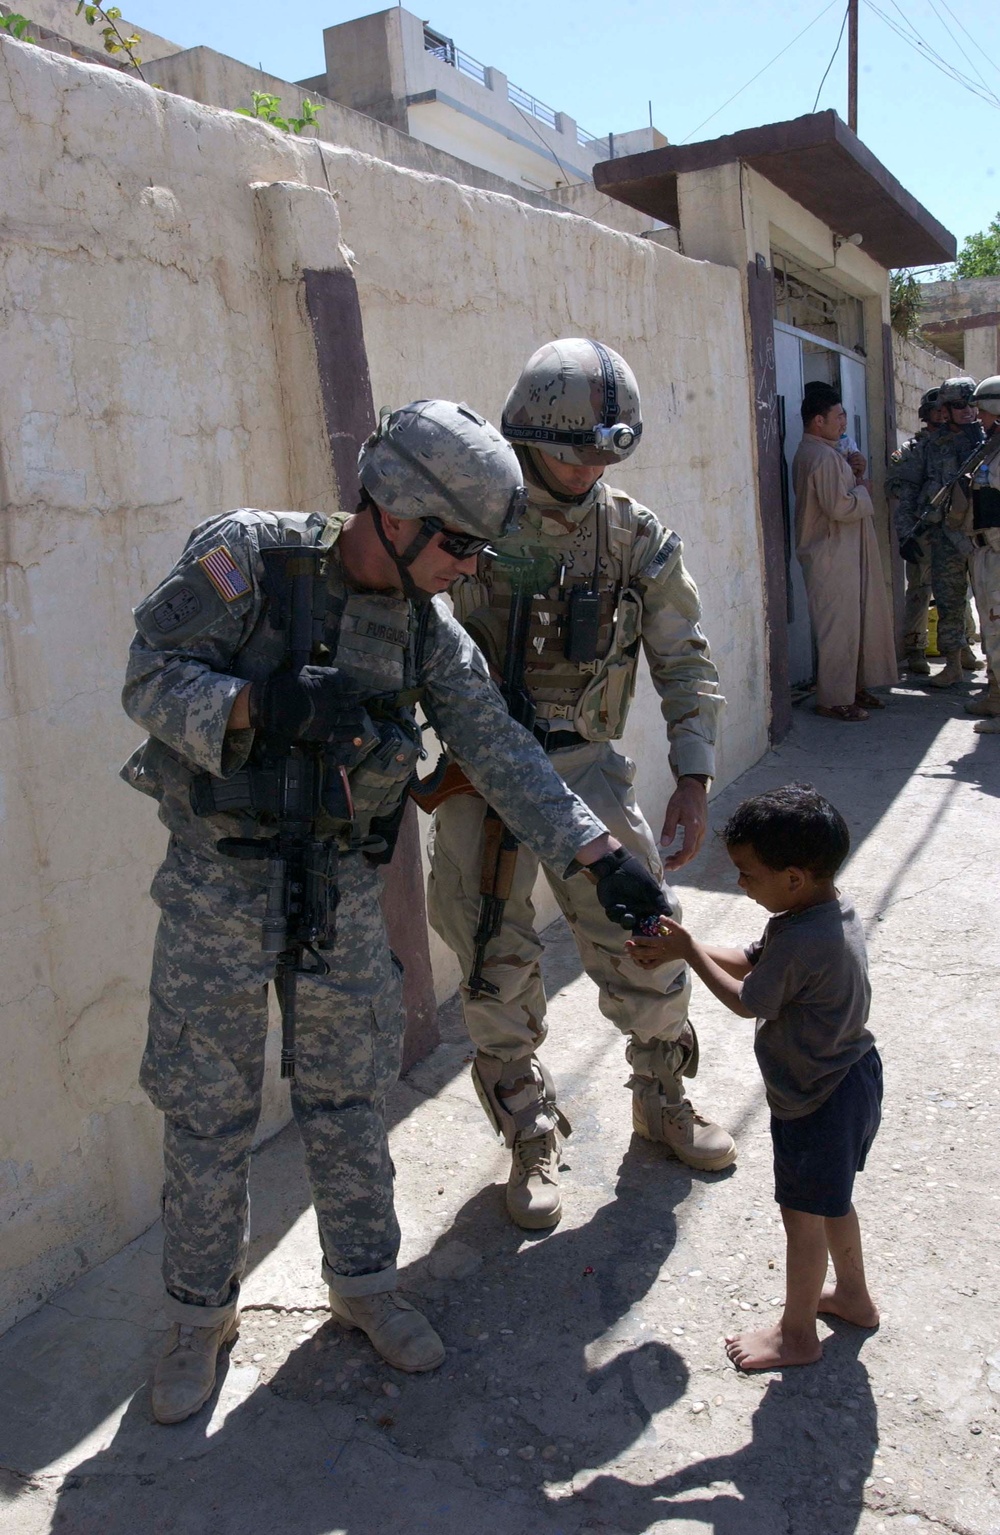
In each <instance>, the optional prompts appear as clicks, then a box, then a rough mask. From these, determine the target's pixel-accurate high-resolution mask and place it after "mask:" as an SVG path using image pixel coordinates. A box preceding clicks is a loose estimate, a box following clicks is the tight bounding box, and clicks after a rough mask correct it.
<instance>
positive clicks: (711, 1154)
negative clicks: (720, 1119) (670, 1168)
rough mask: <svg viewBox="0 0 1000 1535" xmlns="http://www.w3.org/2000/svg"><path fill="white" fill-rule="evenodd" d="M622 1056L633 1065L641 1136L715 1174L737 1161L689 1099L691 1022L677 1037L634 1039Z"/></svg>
mask: <svg viewBox="0 0 1000 1535" xmlns="http://www.w3.org/2000/svg"><path fill="white" fill-rule="evenodd" d="M625 1055H626V1058H627V1060H628V1063H629V1065H630V1066H631V1067H632V1075H631V1077H630V1078H629V1080H628V1082H627V1083H626V1086H627V1087H630V1088H631V1089H632V1128H633V1129H634V1130H635V1132H636V1134H637V1135H641V1136H642V1137H643V1139H644V1140H647V1141H656V1142H658V1143H659V1144H660V1145H663V1146H666V1147H667V1149H668V1151H670V1152H671V1153H672V1154H673V1155H674V1156H675V1157H677V1158H678V1159H679V1160H680V1161H681V1162H686V1163H687V1165H688V1167H695V1168H697V1169H698V1171H699V1172H705V1173H717V1172H720V1171H721V1170H722V1168H724V1167H729V1166H730V1164H731V1163H733V1162H735V1161H736V1142H735V1141H734V1140H733V1138H732V1136H731V1135H728V1134H727V1133H726V1131H725V1130H723V1128H722V1126H721V1125H716V1124H713V1122H712V1121H711V1120H710V1119H705V1118H704V1117H703V1116H702V1115H701V1114H699V1113H698V1112H697V1111H696V1110H695V1108H694V1106H693V1105H692V1104H691V1103H690V1101H689V1100H688V1098H687V1095H686V1094H685V1092H684V1086H683V1083H682V1081H681V1078H682V1077H684V1076H689V1077H693V1076H694V1075H695V1072H696V1071H697V1069H698V1041H697V1038H696V1036H695V1032H694V1029H693V1028H692V1027H691V1024H690V1023H686V1024H685V1025H684V1030H683V1032H682V1034H681V1036H680V1037H679V1038H678V1039H676V1040H666V1039H654V1040H651V1041H650V1042H649V1043H648V1044H642V1043H641V1042H640V1041H639V1040H637V1039H635V1038H633V1039H631V1040H630V1041H629V1043H628V1045H627V1047H626V1050H625Z"/></svg>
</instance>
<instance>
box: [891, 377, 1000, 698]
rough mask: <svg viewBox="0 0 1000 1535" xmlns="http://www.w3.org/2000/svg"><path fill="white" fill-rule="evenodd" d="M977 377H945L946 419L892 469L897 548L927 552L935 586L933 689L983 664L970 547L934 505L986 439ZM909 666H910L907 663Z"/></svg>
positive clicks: (912, 555)
mask: <svg viewBox="0 0 1000 1535" xmlns="http://www.w3.org/2000/svg"><path fill="white" fill-rule="evenodd" d="M975 387H976V386H975V381H974V380H973V379H969V378H950V379H946V380H945V382H944V383H943V384H942V385H941V387H940V389H939V390H938V405H939V406H941V407H942V408H943V409H944V410H945V411H946V412H947V420H946V421H945V422H944V423H943V424H942V425H941V426H938V427H935V428H934V429H933V430H932V431H930V432H929V433H928V435H927V437H926V438H925V439H924V441H923V442H922V443H920V444H919V445H917V446H916V447H915V448H914V450H913V452H912V453H904V454H903V455H901V456H900V460H899V462H898V463H897V464H895V466H894V467H893V468H892V469H891V470H890V473H889V476H888V478H887V481H886V489H887V492H888V494H890V495H894V496H896V497H897V498H898V499H897V503H896V512H895V516H896V532H897V535H898V538H899V552H900V554H901V555H902V556H903V558H904V560H906V561H907V562H908V563H917V562H919V561H920V560H921V559H922V558H923V557H924V555H925V554H929V557H930V567H931V588H932V590H933V593H934V604H935V606H936V608H937V613H938V635H937V642H938V650H939V651H940V652H941V654H942V655H943V656H944V659H945V665H944V668H943V669H942V670H941V671H940V672H939V673H938V675H937V676H936V677H933V678H932V679H931V681H930V683H929V686H931V687H938V688H946V687H952V686H954V685H955V684H956V683H959V682H961V681H962V680H963V665H964V667H965V668H966V669H967V670H972V669H974V668H975V667H977V666H978V665H979V661H978V659H977V658H976V656H975V655H974V653H973V652H972V651H971V650H969V649H968V647H967V645H966V600H967V596H968V590H969V555H970V553H971V550H972V545H971V543H970V541H969V539H968V538H967V537H966V535H965V534H964V533H962V532H961V531H960V529H959V528H957V527H949V526H948V520H947V518H946V515H945V512H944V510H943V509H941V508H934V507H932V506H931V501H932V500H933V498H934V496H935V495H936V494H937V492H938V491H939V490H941V489H942V487H943V486H944V485H946V484H947V483H948V482H949V481H950V480H952V479H954V477H955V475H956V474H957V473H958V470H959V468H960V467H961V465H962V463H963V462H964V460H965V459H966V458H967V457H968V456H969V454H970V453H971V452H972V450H973V449H974V448H976V447H978V445H979V443H980V442H981V441H982V438H983V431H982V427H981V426H979V424H978V422H977V421H976V412H975V409H974V408H973V406H972V403H971V401H972V392H973V390H974V389H975ZM908 669H910V668H909V667H908Z"/></svg>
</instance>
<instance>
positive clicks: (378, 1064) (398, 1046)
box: [372, 954, 406, 1099]
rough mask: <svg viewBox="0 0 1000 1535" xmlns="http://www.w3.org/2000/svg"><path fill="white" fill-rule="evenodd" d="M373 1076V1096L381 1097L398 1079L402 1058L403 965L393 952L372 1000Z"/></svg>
mask: <svg viewBox="0 0 1000 1535" xmlns="http://www.w3.org/2000/svg"><path fill="white" fill-rule="evenodd" d="M372 1021H373V1025H374V1027H373V1028H372V1077H373V1085H374V1096H375V1098H376V1099H382V1098H384V1097H385V1096H386V1094H387V1093H388V1092H389V1090H390V1088H392V1087H394V1086H395V1085H396V1083H397V1082H398V1080H399V1069H400V1065H401V1062H402V1057H403V1030H404V1029H405V1027H406V1014H405V1012H404V1011H403V967H402V965H401V964H400V962H399V960H398V959H397V958H396V956H395V954H393V955H392V969H391V973H390V975H389V976H388V978H387V980H386V983H385V985H384V986H383V988H382V990H381V991H380V992H379V993H378V995H377V996H376V997H375V999H374V1001H373V1003H372Z"/></svg>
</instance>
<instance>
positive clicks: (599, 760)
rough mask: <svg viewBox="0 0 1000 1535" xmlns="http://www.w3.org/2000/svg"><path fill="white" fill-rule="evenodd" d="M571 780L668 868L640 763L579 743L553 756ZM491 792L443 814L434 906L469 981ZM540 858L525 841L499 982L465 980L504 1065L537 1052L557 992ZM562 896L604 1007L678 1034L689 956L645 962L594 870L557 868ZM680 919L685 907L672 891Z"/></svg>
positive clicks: (438, 927) (470, 1004)
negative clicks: (641, 800) (562, 873)
mask: <svg viewBox="0 0 1000 1535" xmlns="http://www.w3.org/2000/svg"><path fill="white" fill-rule="evenodd" d="M551 760H552V765H553V767H554V768H555V769H556V771H557V772H558V773H559V774H560V775H561V777H562V778H563V780H564V782H565V783H567V784H568V785H569V787H570V788H571V789H572V790H573V791H574V793H576V794H578V795H579V796H580V798H581V799H582V800H583V801H584V803H585V804H587V805H589V806H590V808H591V810H593V811H594V813H595V814H596V815H598V816H600V818H601V820H602V821H603V822H604V824H605V826H606V827H607V828H608V830H609V831H610V832H611V834H612V836H614V837H617V838H618V840H619V841H620V842H621V843H622V844H623V845H624V846H625V847H627V848H628V849H629V851H630V852H633V853H635V854H636V855H637V856H638V857H639V858H641V859H642V860H643V862H644V863H646V864H647V865H648V866H649V868H650V870H651V871H652V872H653V873H654V874H655V875H656V877H657V879H662V877H663V870H662V867H661V864H660V857H659V854H658V853H657V850H656V843H655V841H654V839H653V834H652V832H651V831H650V829H649V826H648V825H647V824H646V821H645V819H644V818H643V815H642V813H641V811H640V810H639V808H638V806H637V805H636V801H635V795H634V793H633V790H632V780H633V778H634V777H635V764H634V763H632V762H630V761H629V760H628V758H627V757H623V756H622V755H621V754H620V753H619V752H616V751H615V750H614V749H613V748H612V747H611V746H610V745H607V744H587V745H583V746H574V747H570V748H569V749H568V750H566V751H559V752H555V753H553V755H552V759H551ZM485 810H486V807H485V805H484V803H483V801H482V800H481V799H478V798H475V799H474V798H473V797H472V796H463V795H459V796H456V797H455V798H453V799H450V800H446V801H445V803H444V804H443V805H441V806H440V807H439V809H438V810H437V812H436V813H435V818H434V832H433V842H432V851H431V876H430V881H429V883H428V887H427V912H428V916H429V917H430V921H431V925H432V927H433V928H434V930H435V932H436V933H438V934H439V936H440V937H441V938H443V939H444V941H445V943H446V944H447V945H448V947H449V948H450V949H453V950H454V952H455V953H456V954H457V955H458V958H459V960H460V962H461V965H462V971H463V974H464V975H465V976H466V977H467V976H468V974H469V969H470V965H471V963H472V953H473V934H474V932H475V928H476V922H477V920H478V917H479V879H480V869H481V865H482V850H483V836H482V827H483V816H484V814H485ZM538 867H539V865H538V859H537V858H536V857H535V856H534V854H532V853H531V852H529V851H528V849H527V848H525V847H522V848H521V849H520V850H519V852H518V855H517V869H516V872H515V875H514V884H513V888H512V890H511V896H510V900H509V901H508V902H507V905H506V907H505V909H504V917H503V926H502V928H501V930H500V933H499V934H498V936H497V937H496V938H494V939H493V940H492V941H491V943H490V946H489V950H488V953H487V958H486V964H485V966H484V974H485V976H486V978H487V979H488V980H490V981H491V982H492V983H493V985H494V986H496V987H497V988H498V989H499V995H498V996H496V997H487V996H480V997H478V998H477V999H476V1000H475V1001H473V1000H472V998H471V997H470V996H469V995H468V988H467V987H466V986H463V988H462V1003H463V1008H464V1011H465V1022H466V1025H467V1027H468V1030H469V1033H470V1035H471V1036H472V1039H473V1041H474V1042H475V1044H476V1046H477V1048H478V1049H480V1050H482V1051H483V1052H484V1054H486V1055H492V1056H495V1057H497V1058H498V1059H499V1060H502V1061H512V1060H516V1059H518V1058H519V1057H520V1056H524V1055H528V1054H531V1053H532V1052H533V1051H534V1050H536V1049H537V1048H538V1046H539V1045H540V1044H541V1043H542V1041H543V1040H544V1038H545V1034H546V1027H545V1005H546V1004H545V990H544V987H543V985H542V974H541V968H540V965H539V958H540V955H541V952H542V943H541V940H540V939H539V937H538V934H537V933H536V932H535V927H534V921H535V908H534V906H533V904H532V900H531V892H532V889H533V887H534V884H535V877H536V875H537V873H538ZM545 877H546V879H547V880H548V883H549V886H550V887H551V889H552V893H553V895H554V896H555V898H556V900H557V901H558V903H559V906H560V908H561V909H562V913H563V915H564V917H565V918H566V921H567V922H568V923H569V925H570V928H571V929H572V932H573V937H574V938H575V939H576V945H577V948H578V949H579V951H580V958H581V959H582V960H583V965H584V969H585V970H586V971H587V974H588V975H589V976H590V978H591V980H592V981H594V982H595V983H596V985H597V988H598V995H599V1005H600V1009H601V1012H602V1013H603V1014H604V1016H605V1017H606V1018H609V1019H610V1020H611V1022H612V1023H614V1024H615V1025H616V1026H617V1027H618V1028H619V1029H621V1031H622V1032H623V1033H624V1034H631V1035H634V1036H635V1037H636V1038H637V1039H638V1040H640V1041H642V1042H643V1043H647V1042H649V1041H651V1040H654V1039H667V1040H670V1039H676V1038H677V1036H678V1035H679V1034H680V1032H681V1030H682V1029H683V1027H684V1024H685V1023H686V1021H687V1015H688V1002H689V999H690V995H691V982H690V977H689V974H688V971H687V968H686V966H685V965H684V964H683V963H678V964H672V965H664V966H663V967H662V969H659V970H641V969H640V968H639V966H638V965H635V964H633V962H632V960H631V959H629V957H628V954H627V951H626V949H625V943H626V940H627V939H628V937H629V934H628V933H626V932H625V931H624V930H623V929H622V928H620V927H616V926H614V925H612V923H610V922H609V921H608V919H607V917H606V916H605V915H604V911H603V910H602V908H601V904H600V902H599V901H598V899H597V891H596V889H595V887H594V885H593V884H592V883H591V881H590V880H588V879H586V878H585V877H584V876H583V875H582V874H577V875H574V876H573V877H572V878H571V879H559V878H557V877H556V876H555V875H554V874H552V873H551V872H550V871H549V870H547V869H546V870H545ZM668 895H669V896H670V900H671V905H672V908H673V912H674V915H675V916H677V917H679V915H680V903H679V902H678V900H677V898H676V896H675V895H673V893H672V892H669V891H668Z"/></svg>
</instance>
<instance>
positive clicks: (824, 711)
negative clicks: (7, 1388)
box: [816, 704, 868, 723]
mask: <svg viewBox="0 0 1000 1535" xmlns="http://www.w3.org/2000/svg"><path fill="white" fill-rule="evenodd" d="M816 713H817V714H818V715H819V716H820V718H821V719H824V720H846V721H848V722H850V723H853V722H854V721H855V720H866V719H867V718H868V711H867V710H866V709H862V708H861V706H860V704H831V705H830V707H829V708H827V707H826V706H825V705H824V704H817V705H816Z"/></svg>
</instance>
